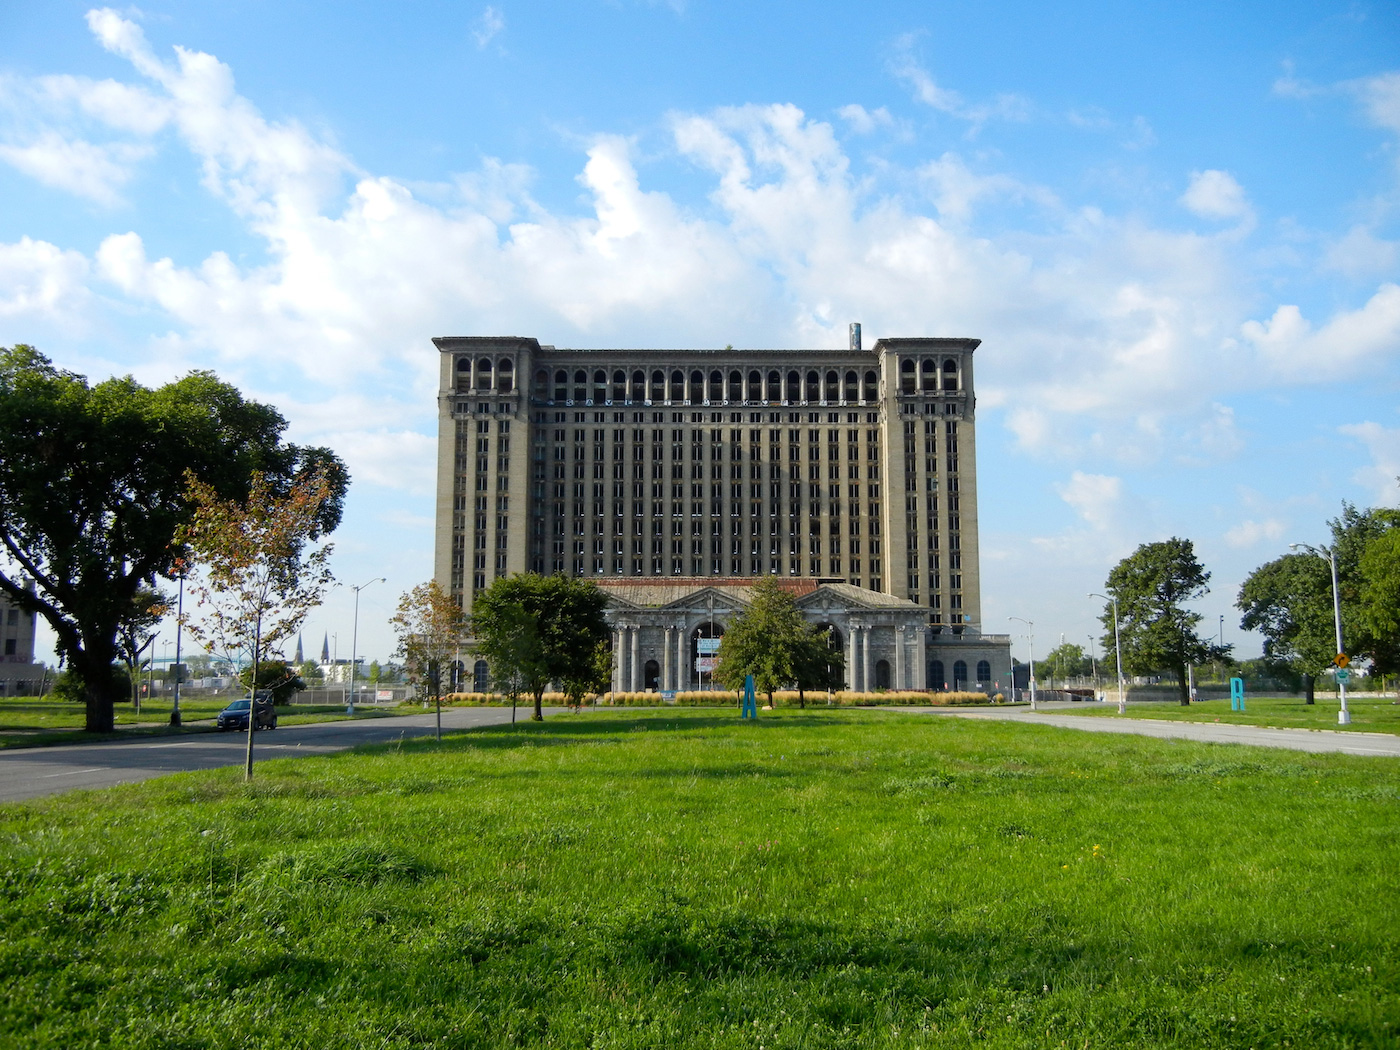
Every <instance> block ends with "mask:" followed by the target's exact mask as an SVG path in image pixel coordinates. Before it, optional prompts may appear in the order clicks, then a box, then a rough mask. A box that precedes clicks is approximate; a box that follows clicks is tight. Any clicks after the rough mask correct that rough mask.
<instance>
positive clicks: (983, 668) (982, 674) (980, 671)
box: [977, 660, 992, 682]
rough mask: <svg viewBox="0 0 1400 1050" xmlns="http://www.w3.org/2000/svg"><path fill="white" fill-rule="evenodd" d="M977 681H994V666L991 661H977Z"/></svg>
mask: <svg viewBox="0 0 1400 1050" xmlns="http://www.w3.org/2000/svg"><path fill="white" fill-rule="evenodd" d="M977 680H978V681H979V682H990V681H991V680H992V665H991V663H990V662H989V661H987V660H978V661H977Z"/></svg>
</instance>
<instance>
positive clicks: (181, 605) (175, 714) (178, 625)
mask: <svg viewBox="0 0 1400 1050" xmlns="http://www.w3.org/2000/svg"><path fill="white" fill-rule="evenodd" d="M184 626H185V573H184V568H183V565H182V566H181V571H180V597H179V598H178V599H176V604H175V705H174V706H173V707H172V708H171V709H170V724H171V725H173V726H177V725H179V724H180V679H181V678H183V677H184V675H183V674H182V673H181V670H182V669H181V665H180V631H181V629H182V628H183V627H184Z"/></svg>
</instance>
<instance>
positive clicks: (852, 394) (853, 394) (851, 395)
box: [845, 372, 860, 401]
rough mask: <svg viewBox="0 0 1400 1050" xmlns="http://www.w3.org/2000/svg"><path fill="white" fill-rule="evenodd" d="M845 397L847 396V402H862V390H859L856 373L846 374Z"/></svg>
mask: <svg viewBox="0 0 1400 1050" xmlns="http://www.w3.org/2000/svg"><path fill="white" fill-rule="evenodd" d="M845 396H846V400H847V401H859V400H860V390H859V389H858V388H857V385H856V374H855V373H854V372H847V373H846V395H845Z"/></svg>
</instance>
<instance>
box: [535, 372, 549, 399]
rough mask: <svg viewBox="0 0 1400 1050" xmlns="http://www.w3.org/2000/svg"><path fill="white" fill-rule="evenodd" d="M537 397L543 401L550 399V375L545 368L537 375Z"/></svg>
mask: <svg viewBox="0 0 1400 1050" xmlns="http://www.w3.org/2000/svg"><path fill="white" fill-rule="evenodd" d="M535 396H536V397H537V398H539V399H540V400H542V401H546V400H548V399H549V373H548V372H546V371H545V370H544V369H543V368H541V369H540V370H539V371H538V372H536V373H535Z"/></svg>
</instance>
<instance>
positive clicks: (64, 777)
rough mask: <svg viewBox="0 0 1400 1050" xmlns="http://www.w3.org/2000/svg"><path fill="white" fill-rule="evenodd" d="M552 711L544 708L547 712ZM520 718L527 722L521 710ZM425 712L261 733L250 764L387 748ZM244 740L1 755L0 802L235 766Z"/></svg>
mask: <svg viewBox="0 0 1400 1050" xmlns="http://www.w3.org/2000/svg"><path fill="white" fill-rule="evenodd" d="M553 713H554V712H553V711H551V710H549V709H546V711H545V714H547V715H548V714H553ZM517 717H518V718H520V719H522V720H524V719H528V718H529V717H530V711H529V708H528V707H523V706H522V707H521V708H520V709H519V711H518V712H517ZM509 721H510V708H508V707H504V708H503V707H452V708H443V712H442V728H443V729H444V730H449V729H470V728H473V727H476V726H489V725H500V724H501V723H503V722H509ZM434 725H435V721H434V716H433V714H432V713H431V712H430V713H428V714H422V715H400V716H396V717H392V718H368V719H360V720H355V721H345V722H313V723H310V724H308V725H299V726H281V727H279V728H277V729H273V730H267V729H264V730H261V731H259V733H258V734H257V737H256V738H255V739H254V741H253V756H254V760H255V761H257V760H261V759H268V758H296V757H299V756H302V755H326V754H330V753H332V752H334V751H343V750H345V749H346V748H351V747H357V746H359V745H360V744H383V743H392V742H393V741H395V740H399V739H400V738H405V739H407V738H412V737H419V736H431V735H432V733H433V729H434ZM247 741H248V738H247V737H246V736H244V735H243V734H242V733H195V734H191V735H189V736H177V737H150V738H146V739H139V740H123V741H120V742H115V743H102V744H64V745H60V746H56V747H31V748H14V749H11V750H6V751H0V802H15V801H19V800H21V799H26V798H39V797H40V796H43V795H55V794H58V793H60V792H64V791H73V790H76V789H78V788H105V787H113V786H115V785H117V784H130V783H133V782H135V781H138V780H148V779H150V778H151V777H159V776H164V775H165V774H167V773H181V772H185V771H187V770H192V769H217V768H219V767H221V766H240V765H242V764H243V757H244V751H245V749H246V747H247Z"/></svg>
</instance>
